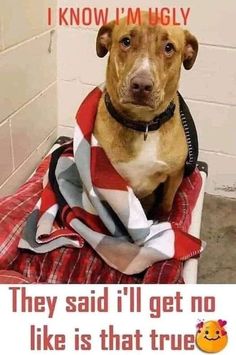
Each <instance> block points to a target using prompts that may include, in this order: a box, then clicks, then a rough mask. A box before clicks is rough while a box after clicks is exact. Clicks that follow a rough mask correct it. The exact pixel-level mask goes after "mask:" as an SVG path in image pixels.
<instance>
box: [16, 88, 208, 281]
mask: <svg viewBox="0 0 236 355" xmlns="http://www.w3.org/2000/svg"><path fill="white" fill-rule="evenodd" d="M101 95H102V92H101V90H100V89H99V88H96V89H95V90H93V91H92V92H91V93H90V94H89V95H88V97H87V98H86V99H85V101H84V102H83V103H82V105H81V107H80V109H79V111H78V114H77V118H76V127H75V135H74V140H73V142H72V141H71V142H69V143H67V144H64V145H63V146H61V147H60V148H58V149H57V150H56V151H55V152H54V153H53V154H52V157H51V162H50V167H49V170H48V172H47V174H46V176H45V178H44V189H43V192H42V194H41V197H40V199H39V201H38V202H37V204H36V206H35V208H34V210H33V211H32V213H31V214H30V215H29V217H28V220H27V223H26V226H25V229H24V233H23V237H22V239H21V240H20V243H19V247H20V248H23V249H29V250H32V251H34V252H36V253H46V252H49V251H52V250H54V249H56V248H59V247H62V246H66V247H75V248H83V245H84V241H86V242H88V243H89V244H90V245H91V247H92V248H93V249H94V250H95V251H96V252H97V253H98V254H99V255H100V257H101V258H102V259H103V260H104V261H105V262H106V263H107V264H108V265H109V266H111V267H112V268H114V269H117V270H119V271H120V272H122V273H125V274H136V273H140V272H142V271H143V270H145V269H146V268H147V267H149V266H150V265H152V264H154V263H155V262H157V261H162V260H167V259H171V258H175V259H177V260H186V259H188V258H190V257H192V256H195V255H198V254H199V253H200V252H201V251H202V249H203V247H204V243H203V242H201V241H200V240H199V239H196V238H194V237H192V236H190V235H189V234H187V233H185V232H183V231H182V230H180V229H178V228H175V227H174V226H173V225H172V224H171V223H170V222H161V223H158V221H155V220H148V219H147V217H146V215H145V213H144V211H143V208H142V206H141V204H140V202H139V200H138V199H137V198H136V196H135V194H134V193H133V191H132V189H131V187H130V186H128V184H127V182H126V181H125V180H124V179H123V178H122V177H121V176H120V175H119V174H118V173H117V171H116V170H115V169H114V168H113V166H112V165H111V163H110V162H109V160H108V159H107V156H106V155H105V153H104V151H103V149H102V147H101V146H99V142H97V141H96V138H95V137H94V135H93V126H94V121H95V118H96V113H97V106H98V102H99V100H100V98H101Z"/></svg>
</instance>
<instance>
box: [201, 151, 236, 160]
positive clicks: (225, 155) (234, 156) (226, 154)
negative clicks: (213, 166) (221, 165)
mask: <svg viewBox="0 0 236 355" xmlns="http://www.w3.org/2000/svg"><path fill="white" fill-rule="evenodd" d="M199 151H200V152H205V153H210V154H214V155H219V156H224V157H227V158H236V155H234V154H230V153H223V152H216V151H214V150H208V149H199Z"/></svg>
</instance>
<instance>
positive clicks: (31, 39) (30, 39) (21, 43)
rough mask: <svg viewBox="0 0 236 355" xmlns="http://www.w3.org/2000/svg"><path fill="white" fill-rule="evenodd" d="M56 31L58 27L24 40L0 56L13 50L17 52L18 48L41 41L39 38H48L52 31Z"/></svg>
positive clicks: (6, 49) (2, 52) (0, 53)
mask: <svg viewBox="0 0 236 355" xmlns="http://www.w3.org/2000/svg"><path fill="white" fill-rule="evenodd" d="M55 29H56V27H52V28H51V29H50V30H47V31H44V32H41V33H39V34H37V35H34V36H33V37H30V38H27V39H26V40H24V41H22V42H19V43H16V44H13V45H12V46H10V47H7V48H4V50H3V51H1V52H0V56H1V55H2V54H5V53H8V52H10V51H12V50H15V49H16V48H18V47H20V46H22V45H24V44H27V43H29V42H32V41H34V40H36V39H39V38H41V37H43V36H46V35H48V34H50V33H51V32H52V31H55Z"/></svg>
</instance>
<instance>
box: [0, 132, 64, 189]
mask: <svg viewBox="0 0 236 355" xmlns="http://www.w3.org/2000/svg"><path fill="white" fill-rule="evenodd" d="M56 132H57V127H56V128H53V130H52V131H51V132H50V134H49V135H48V136H47V137H46V138H45V139H44V140H43V141H42V142H41V143H40V144H39V145H38V146H37V148H35V149H34V151H33V152H32V153H31V154H30V155H28V157H27V158H25V160H24V161H23V162H22V163H21V164H20V165H19V166H18V167H17V168H16V169H15V170H14V171H13V172H12V174H11V175H10V176H9V177H8V178H7V179H6V180H5V181H4V183H3V184H1V185H0V190H1V189H2V188H3V187H4V185H6V184H7V183H8V181H9V180H10V179H11V178H12V177H13V175H14V174H16V173H17V172H18V171H19V170H20V169H21V168H22V167H23V165H24V164H25V163H27V161H28V160H30V159H31V157H32V156H33V155H34V154H35V153H36V152H37V151H38V150H39V149H40V148H41V147H42V146H43V144H45V143H46V142H47V140H48V139H49V138H50V137H51V136H53V134H54V133H56ZM46 154H47V153H46ZM29 176H30V174H29Z"/></svg>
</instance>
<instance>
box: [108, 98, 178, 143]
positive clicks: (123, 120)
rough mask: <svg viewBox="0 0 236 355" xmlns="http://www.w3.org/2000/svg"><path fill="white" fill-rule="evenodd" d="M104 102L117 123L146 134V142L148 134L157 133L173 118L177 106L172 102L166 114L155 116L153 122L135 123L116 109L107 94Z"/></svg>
mask: <svg viewBox="0 0 236 355" xmlns="http://www.w3.org/2000/svg"><path fill="white" fill-rule="evenodd" d="M104 101H105V105H106V108H107V111H108V112H109V113H110V115H111V116H112V117H113V118H114V119H115V120H116V121H117V122H119V123H120V124H122V125H123V126H125V127H127V128H129V129H133V130H135V131H138V132H144V140H146V139H147V136H148V132H151V131H157V130H158V129H159V128H160V127H161V125H163V124H164V123H165V122H167V121H169V119H171V117H173V115H174V111H175V104H174V102H173V101H171V102H170V104H169V105H168V107H167V109H166V110H165V111H164V112H162V113H160V115H158V116H155V117H154V118H153V119H152V120H151V121H149V122H145V121H134V120H132V119H131V118H129V117H124V116H122V115H121V114H120V113H119V112H118V111H117V110H116V109H115V107H114V106H113V104H112V102H111V99H110V96H109V94H108V93H107V92H106V93H105V95H104Z"/></svg>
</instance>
